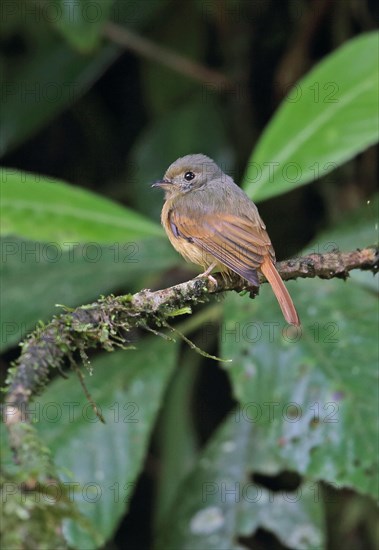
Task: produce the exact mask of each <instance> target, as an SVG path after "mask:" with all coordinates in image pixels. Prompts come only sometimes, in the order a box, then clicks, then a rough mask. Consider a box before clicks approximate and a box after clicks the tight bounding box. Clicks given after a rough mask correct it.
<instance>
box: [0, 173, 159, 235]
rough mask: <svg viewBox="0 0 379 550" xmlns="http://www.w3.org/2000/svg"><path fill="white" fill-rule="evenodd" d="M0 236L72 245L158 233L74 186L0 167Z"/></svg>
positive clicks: (133, 215) (140, 219)
mask: <svg viewBox="0 0 379 550" xmlns="http://www.w3.org/2000/svg"><path fill="white" fill-rule="evenodd" d="M0 185H1V205H0V209H1V210H0V213H1V226H0V228H1V235H2V236H6V235H16V236H19V237H25V238H28V239H35V240H40V241H46V242H54V243H58V244H59V245H62V244H64V245H66V246H72V245H73V244H75V243H76V242H86V241H95V242H96V243H104V242H106V243H111V242H115V241H119V242H127V241H133V240H135V239H139V238H143V237H150V236H157V235H158V236H159V235H162V231H161V229H160V228H159V226H158V225H156V224H154V223H153V222H151V221H149V220H147V219H145V218H144V217H143V216H141V215H140V214H137V213H136V212H134V211H132V210H130V209H128V208H126V207H124V206H121V205H120V204H116V203H114V202H112V201H111V200H109V199H107V198H105V197H101V196H99V195H96V194H95V193H92V192H90V191H87V190H85V189H83V188H80V187H74V186H71V185H68V184H67V183H64V182H61V181H58V180H53V179H52V178H48V177H46V176H45V177H44V176H40V175H38V174H30V173H24V172H19V171H17V170H13V169H11V168H5V169H2V170H1V171H0Z"/></svg>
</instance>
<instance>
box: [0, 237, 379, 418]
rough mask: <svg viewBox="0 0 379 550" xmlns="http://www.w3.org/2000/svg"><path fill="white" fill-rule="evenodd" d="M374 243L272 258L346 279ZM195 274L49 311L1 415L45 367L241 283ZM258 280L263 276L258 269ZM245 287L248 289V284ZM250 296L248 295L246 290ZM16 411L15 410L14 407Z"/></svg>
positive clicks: (284, 272)
mask: <svg viewBox="0 0 379 550" xmlns="http://www.w3.org/2000/svg"><path fill="white" fill-rule="evenodd" d="M378 261H379V249H378V248H376V247H370V248H365V249H363V250H356V251H353V252H346V253H340V252H331V253H328V254H310V255H309V256H303V257H300V258H297V259H291V260H287V261H283V262H279V263H278V264H277V266H276V267H277V269H278V271H279V273H280V275H281V277H282V278H283V279H284V280H290V279H297V278H298V277H301V278H313V277H321V278H324V279H330V278H333V277H340V278H344V279H346V278H347V277H348V274H349V271H351V270H352V269H361V270H370V271H372V272H374V273H376V272H377V271H378ZM215 279H216V281H217V284H216V285H215V283H214V282H212V280H211V279H199V278H195V279H192V280H190V281H187V282H185V283H182V284H179V285H175V286H173V287H170V288H166V289H164V290H158V291H156V292H152V291H150V290H142V291H140V292H138V293H137V294H134V295H130V294H128V295H125V296H117V297H114V296H108V297H106V298H102V299H100V300H98V301H96V302H94V303H92V304H89V305H85V306H80V307H78V308H76V309H74V310H66V312H65V313H63V314H61V315H59V316H57V317H55V318H54V319H53V320H52V321H51V322H50V323H49V324H48V325H46V326H42V327H39V328H37V330H35V331H34V332H33V333H32V334H31V335H30V336H29V337H28V338H27V339H26V340H25V342H24V343H23V344H22V352H21V355H20V357H19V358H18V360H17V361H16V362H15V364H14V366H13V367H12V368H11V369H10V375H9V377H8V380H7V383H8V385H9V390H8V395H7V398H6V401H7V402H8V403H10V404H11V405H12V406H13V407H14V408H15V410H16V413H15V411H13V412H12V414H11V415H9V416H8V417H7V418H6V421H7V422H8V424H12V423H15V422H19V421H20V415H21V412H20V411H21V408H22V406H23V405H25V404H26V403H28V401H29V400H30V399H31V397H32V396H33V395H34V394H35V393H36V392H38V390H39V389H40V388H41V386H43V384H44V383H45V382H46V380H47V377H48V374H49V370H50V369H51V368H58V369H62V367H63V366H64V364H65V362H67V360H69V361H70V362H71V363H72V361H73V355H74V354H75V353H77V352H79V354H80V356H81V357H85V353H86V350H88V349H90V348H95V347H99V346H100V347H102V348H104V349H106V350H109V351H110V350H112V349H114V348H115V347H117V346H121V347H125V346H126V345H127V338H126V336H127V333H128V332H129V331H130V330H131V329H133V328H137V327H142V328H145V329H147V330H154V328H153V327H161V326H164V325H165V322H166V321H167V319H169V318H170V317H174V316H175V315H178V314H179V313H181V311H180V310H182V309H183V308H187V309H188V308H190V307H191V306H192V305H196V304H198V303H201V302H204V301H206V300H207V299H208V297H209V295H211V294H217V293H220V292H225V291H230V290H236V291H241V290H243V289H244V288H246V283H245V282H244V281H243V280H242V279H241V278H239V277H235V276H233V277H231V278H223V277H222V276H221V275H220V274H216V275H215ZM260 282H261V283H264V282H266V280H265V278H264V277H263V275H260ZM250 290H251V289H250ZM252 297H253V296H252ZM17 411H18V412H17Z"/></svg>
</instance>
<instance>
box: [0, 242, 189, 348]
mask: <svg viewBox="0 0 379 550" xmlns="http://www.w3.org/2000/svg"><path fill="white" fill-rule="evenodd" d="M0 246H1V261H2V269H1V278H0V282H1V285H0V286H1V318H2V324H1V339H0V349H2V350H4V349H8V348H9V347H11V346H13V345H15V344H17V342H19V341H20V340H21V338H23V337H25V335H26V334H27V333H28V332H30V331H31V330H32V329H33V328H34V327H35V325H36V323H37V322H38V321H39V320H42V321H48V320H49V319H50V318H51V317H52V316H53V315H56V314H58V313H60V312H61V311H62V310H61V309H59V308H57V307H56V304H64V305H66V306H68V307H75V306H78V305H81V304H85V303H88V302H91V301H92V300H95V299H97V298H98V297H99V296H100V295H101V294H105V295H106V294H108V293H109V292H112V291H113V292H114V291H118V292H119V293H120V291H122V290H124V291H125V292H134V291H137V290H140V289H141V285H142V288H143V287H144V286H150V285H152V286H154V284H156V277H157V276H159V274H160V273H161V272H162V270H164V269H168V268H171V267H173V266H174V265H176V264H177V262H178V260H179V257H178V255H177V254H176V253H175V251H174V250H173V249H172V247H171V246H170V244H169V242H168V241H167V240H166V239H157V238H154V239H146V240H143V241H141V240H139V241H132V242H129V243H117V242H116V243H113V244H111V245H109V246H105V245H103V246H101V245H99V244H97V243H87V244H84V245H78V246H75V247H73V248H72V249H71V250H65V249H64V248H62V247H61V246H59V245H58V244H57V243H40V242H34V241H22V240H16V239H2V240H1V241H0ZM179 261H180V260H179Z"/></svg>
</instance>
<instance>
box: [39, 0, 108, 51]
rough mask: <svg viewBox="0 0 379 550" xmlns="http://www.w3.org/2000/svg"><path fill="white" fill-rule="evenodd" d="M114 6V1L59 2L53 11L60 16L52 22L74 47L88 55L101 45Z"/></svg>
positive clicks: (84, 0)
mask: <svg viewBox="0 0 379 550" xmlns="http://www.w3.org/2000/svg"><path fill="white" fill-rule="evenodd" d="M112 4H113V0H102V2H93V0H75V2H67V0H58V1H57V2H55V3H54V6H53V10H52V11H53V12H54V14H57V15H58V16H57V15H55V17H54V18H51V19H50V20H51V21H52V22H53V24H54V25H55V27H56V28H57V29H58V30H59V31H60V32H61V33H62V34H63V36H64V37H65V38H66V40H67V41H68V42H69V43H70V44H71V45H72V46H74V47H75V48H77V49H78V50H79V51H80V52H82V53H86V52H89V51H91V50H93V49H94V48H95V47H96V46H97V45H98V44H99V42H100V38H101V30H102V28H103V26H104V24H105V22H106V21H107V19H108V16H109V14H110V11H111V7H112Z"/></svg>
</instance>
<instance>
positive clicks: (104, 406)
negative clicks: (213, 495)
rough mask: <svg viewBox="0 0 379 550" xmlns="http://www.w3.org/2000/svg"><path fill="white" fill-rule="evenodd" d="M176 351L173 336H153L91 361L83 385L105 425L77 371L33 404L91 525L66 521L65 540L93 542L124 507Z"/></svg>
mask: <svg viewBox="0 0 379 550" xmlns="http://www.w3.org/2000/svg"><path fill="white" fill-rule="evenodd" d="M176 353H177V346H176V345H174V343H172V342H167V341H166V340H163V339H161V338H158V337H154V338H147V339H146V340H144V342H143V344H142V343H141V346H140V349H137V350H135V351H133V350H129V351H120V352H114V353H112V354H102V355H101V356H100V357H98V358H96V359H95V360H94V361H93V370H94V374H93V376H92V377H90V378H86V384H87V386H88V388H89V390H90V392H91V394H92V396H93V398H94V400H95V401H96V404H97V405H98V406H99V407H100V408H101V411H102V414H103V416H104V417H105V421H106V424H105V425H104V424H101V423H100V422H99V420H98V418H97V417H96V416H95V415H94V412H93V410H92V408H91V405H90V404H89V403H88V402H87V401H86V398H85V397H84V395H83V391H82V389H81V386H80V384H79V381H78V379H77V377H76V376H70V378H69V380H62V379H59V380H55V381H54V382H53V383H52V384H51V385H50V386H49V388H48V390H47V391H46V392H45V393H44V394H43V396H41V397H39V398H38V399H37V400H36V401H35V402H34V403H33V407H34V408H33V410H35V411H37V412H36V414H35V420H36V422H37V428H38V429H39V431H40V435H41V437H42V438H43V440H44V441H45V442H46V444H47V445H48V446H49V448H50V449H51V451H52V452H53V455H54V460H55V463H56V464H57V466H58V467H60V468H61V471H62V476H61V478H62V480H63V481H64V482H65V483H67V484H69V483H71V484H72V485H71V487H72V498H75V501H76V503H77V505H78V507H79V509H80V511H81V512H82V513H83V514H84V515H85V516H86V517H87V518H88V519H89V521H90V525H91V527H92V531H94V532H86V531H84V530H83V529H82V528H81V527H80V526H79V525H78V524H77V523H76V524H75V523H73V522H67V523H66V525H65V529H64V533H65V536H66V537H67V540H68V542H69V544H70V546H72V547H74V548H80V549H81V548H86V549H88V550H89V549H91V548H98V547H99V546H101V545H102V544H104V542H105V541H106V540H107V539H109V538H110V537H111V535H112V533H113V532H114V530H115V529H116V527H117V524H118V522H119V521H120V519H121V517H122V516H123V515H124V514H125V513H126V511H127V509H128V506H129V501H130V498H131V496H132V494H133V492H134V488H135V485H136V481H137V477H138V475H139V473H140V471H141V469H142V466H143V461H144V458H145V453H146V450H147V447H148V443H149V437H150V434H151V430H152V428H153V425H154V421H155V419H156V415H157V413H158V410H159V407H160V405H161V401H162V397H163V392H164V391H165V388H166V385H167V383H168V380H169V378H170V375H171V373H172V371H173V368H174V366H175V360H176ZM163 357H164V360H162V358H163ZM95 533H97V535H95Z"/></svg>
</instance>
